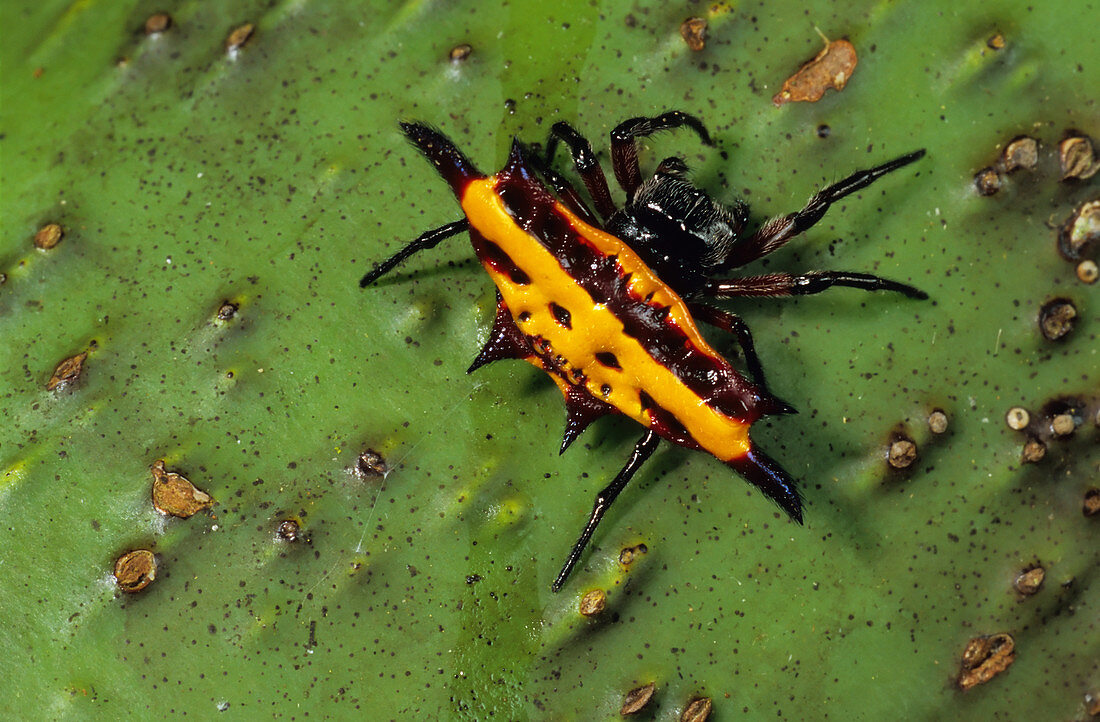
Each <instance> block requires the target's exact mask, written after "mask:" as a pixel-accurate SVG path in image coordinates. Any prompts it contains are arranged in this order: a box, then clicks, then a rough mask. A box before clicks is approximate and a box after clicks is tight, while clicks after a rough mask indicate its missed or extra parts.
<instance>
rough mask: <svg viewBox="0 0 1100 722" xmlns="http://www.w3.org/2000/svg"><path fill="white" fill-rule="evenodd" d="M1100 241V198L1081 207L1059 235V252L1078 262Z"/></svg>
mask: <svg viewBox="0 0 1100 722" xmlns="http://www.w3.org/2000/svg"><path fill="white" fill-rule="evenodd" d="M1097 241H1100V198H1097V199H1095V200H1091V201H1088V202H1087V203H1084V204H1082V205H1081V207H1080V208H1078V209H1077V210H1076V211H1074V212H1073V215H1072V216H1070V217H1069V220H1067V221H1066V223H1065V225H1063V226H1062V230H1061V232H1060V233H1059V234H1058V250H1060V251H1061V252H1062V255H1063V256H1065V257H1066V258H1068V259H1069V260H1071V261H1076V260H1078V259H1080V258H1081V256H1083V255H1085V253H1087V252H1088V250H1089V249H1090V248H1091V247H1092V246H1093V245H1095V244H1096V243H1097Z"/></svg>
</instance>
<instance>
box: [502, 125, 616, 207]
mask: <svg viewBox="0 0 1100 722" xmlns="http://www.w3.org/2000/svg"><path fill="white" fill-rule="evenodd" d="M514 144H515V147H516V148H518V149H519V153H520V157H521V158H522V159H523V162H524V163H525V164H527V165H529V166H531V167H532V168H534V169H536V170H537V171H538V172H539V174H540V175H541V176H542V177H543V180H545V181H546V182H547V183H548V184H549V185H550V187H551V188H553V189H554V192H555V193H557V194H558V197H559V200H561V202H562V203H564V204H565V205H566V206H567V207H568V208H569V210H571V211H573V212H574V213H576V214H577V215H578V216H580V217H581V220H583V221H584V222H585V223H587V224H589V225H591V226H595V227H596V228H602V227H603V224H602V223H601V221H600V220H599V219H598V218H596V214H594V213H593V212H592V210H591V209H590V208H589V207H588V205H587V204H586V203H585V202H584V199H583V198H581V194H580V193H578V192H577V189H576V188H574V187H573V184H572V183H570V182H569V181H568V180H566V179H565V177H564V176H562V175H561V174H560V173H558V172H557V171H556V170H554V169H553V167H551V165H550V162H551V158H550V156H551V153H550V152H549V151H547V153H546V157H545V158H541V157H539V154H538V153H537V152H532V150H533V149H532V148H529V147H528V146H526V145H524V144H522V143H520V142H519V140H518V139H516V140H514ZM547 145H548V146H549V144H547ZM536 148H537V146H536Z"/></svg>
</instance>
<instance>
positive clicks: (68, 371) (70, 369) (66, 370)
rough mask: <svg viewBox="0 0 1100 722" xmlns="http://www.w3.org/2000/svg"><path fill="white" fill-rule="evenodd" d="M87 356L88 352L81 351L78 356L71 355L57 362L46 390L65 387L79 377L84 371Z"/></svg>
mask: <svg viewBox="0 0 1100 722" xmlns="http://www.w3.org/2000/svg"><path fill="white" fill-rule="evenodd" d="M87 358H88V352H87V351H81V352H80V353H78V354H77V355H76V356H70V357H69V358H67V359H65V360H64V361H62V362H61V363H59V364H57V366H56V367H55V368H54V370H53V375H52V376H50V380H49V381H47V382H46V390H47V391H53V390H54V389H58V388H65V387H67V386H69V385H70V384H72V383H73V382H75V381H76V380H77V379H79V378H80V374H81V372H82V371H84V360H85V359H87Z"/></svg>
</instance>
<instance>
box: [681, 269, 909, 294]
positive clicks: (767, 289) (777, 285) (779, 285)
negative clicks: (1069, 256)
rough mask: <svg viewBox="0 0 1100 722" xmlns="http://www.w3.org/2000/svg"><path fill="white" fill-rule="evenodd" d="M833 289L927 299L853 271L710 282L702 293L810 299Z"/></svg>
mask: <svg viewBox="0 0 1100 722" xmlns="http://www.w3.org/2000/svg"><path fill="white" fill-rule="evenodd" d="M833 286H848V287H849V288H860V289H863V290H864V291H895V292H897V293H901V294H903V295H905V296H908V297H909V298H916V299H920V300H924V299H926V298H928V294H927V293H925V292H924V291H922V290H920V289H919V288H915V287H913V286H910V285H909V284H907V283H900V282H898V281H891V280H890V279H888V278H881V277H880V276H873V275H871V274H870V273H856V272H854V271H811V272H810V273H803V274H799V275H795V274H793V273H768V274H765V275H763V276H745V277H744V278H726V279H717V280H710V281H707V282H706V284H705V285H704V286H703V288H702V290H701V291H700V293H701V294H702V295H705V296H710V297H711V298H737V297H739V296H809V295H810V294H813V293H821V292H822V291H824V290H826V289H829V288H832V287H833Z"/></svg>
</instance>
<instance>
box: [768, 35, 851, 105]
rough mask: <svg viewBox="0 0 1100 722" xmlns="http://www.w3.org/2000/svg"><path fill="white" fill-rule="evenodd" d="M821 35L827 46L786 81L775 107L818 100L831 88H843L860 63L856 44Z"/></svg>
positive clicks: (774, 102)
mask: <svg viewBox="0 0 1100 722" xmlns="http://www.w3.org/2000/svg"><path fill="white" fill-rule="evenodd" d="M821 37H822V39H824V40H825V48H824V49H823V50H822V51H821V52H820V53H818V54H817V55H816V56H814V59H813V60H810V61H809V62H807V63H806V64H805V65H803V66H802V67H801V68H799V69H798V72H797V73H795V74H794V75H792V76H791V77H789V78H787V79H786V80H785V81H783V87H782V88H781V89H780V91H779V92H778V93H776V94H775V97H773V98H772V103H773V104H774V105H775V107H777V108H778V107H780V106H782V105H784V104H786V103H795V102H810V103H815V102H817V101H819V100H821V98H822V96H824V95H825V91H826V90H828V89H829V88H835V89H836V90H843V89H844V86H845V85H847V84H848V79H849V78H851V77H852V73H853V72H855V69H856V63H858V62H859V59H858V58H857V57H856V49H855V47H853V45H852V44H851V43H850V42H848V41H847V40H844V39H841V40H832V41H830V40H829V39H828V38H826V37H825V36H824V35H822V36H821Z"/></svg>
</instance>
